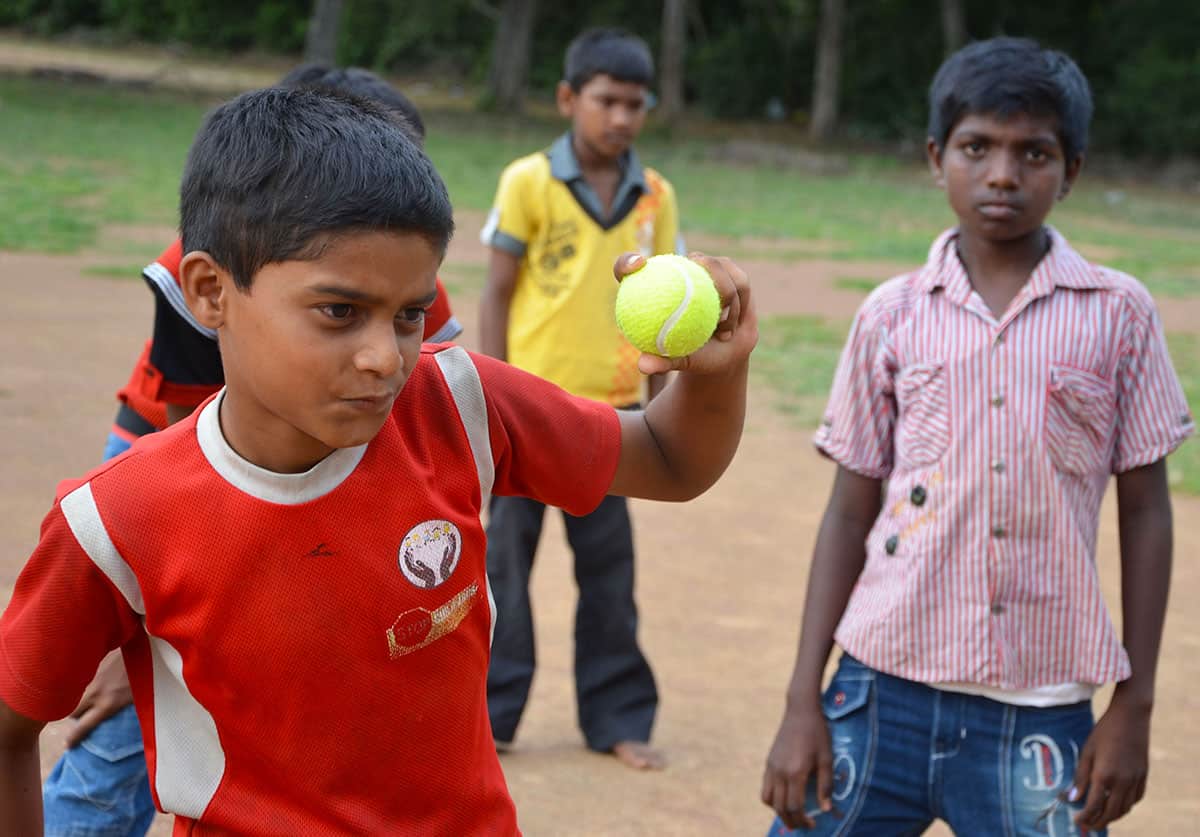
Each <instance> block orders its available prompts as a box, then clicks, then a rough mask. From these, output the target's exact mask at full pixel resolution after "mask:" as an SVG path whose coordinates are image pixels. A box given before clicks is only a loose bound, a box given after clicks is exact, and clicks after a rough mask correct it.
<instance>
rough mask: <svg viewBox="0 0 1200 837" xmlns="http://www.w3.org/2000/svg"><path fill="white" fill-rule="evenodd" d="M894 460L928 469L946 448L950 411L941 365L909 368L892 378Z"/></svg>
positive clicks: (943, 371)
mask: <svg viewBox="0 0 1200 837" xmlns="http://www.w3.org/2000/svg"><path fill="white" fill-rule="evenodd" d="M896 407H897V416H896V460H897V462H898V464H899V465H901V466H902V467H904V468H918V467H921V466H923V465H932V464H933V463H935V462H937V461H938V460H939V459H941V458H942V455H943V454H945V453H946V449H947V448H949V447H950V408H949V397H948V395H947V393H946V375H945V370H944V368H943V366H942V364H941V363H921V364H916V365H914V366H909V367H907V368H905V369H903V370H901V371H900V373H899V374H898V375H897V376H896Z"/></svg>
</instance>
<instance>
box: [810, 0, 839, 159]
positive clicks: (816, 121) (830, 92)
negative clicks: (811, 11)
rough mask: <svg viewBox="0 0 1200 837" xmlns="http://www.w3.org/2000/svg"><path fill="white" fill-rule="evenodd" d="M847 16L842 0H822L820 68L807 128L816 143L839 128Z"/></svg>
mask: <svg viewBox="0 0 1200 837" xmlns="http://www.w3.org/2000/svg"><path fill="white" fill-rule="evenodd" d="M844 15H845V3H844V2H843V0H821V23H820V29H819V31H818V34H817V67H816V73H814V77H813V97H812V122H811V123H810V124H809V128H808V135H809V138H810V139H812V140H814V141H816V142H820V141H821V140H824V139H828V138H829V136H830V135H832V134H833V130H834V128H836V127H837V119H838V91H839V87H840V83H841V79H840V76H841V70H842V18H843V17H844Z"/></svg>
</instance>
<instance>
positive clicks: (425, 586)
mask: <svg viewBox="0 0 1200 837" xmlns="http://www.w3.org/2000/svg"><path fill="white" fill-rule="evenodd" d="M461 555H462V533H461V532H459V531H458V527H457V526H455V525H454V524H453V523H451V522H450V521H448V520H426V521H425V522H424V523H419V524H417V525H416V526H414V527H413V528H412V529H410V530H409V531H408V534H407V535H405V536H404V540H402V541H401V542H400V556H399V560H400V571H401V572H402V573H404V577H405V578H407V579H408V580H409V581H410V582H412V584H413V585H414V586H416V587H419V588H421V589H422V590H432V589H433V588H434V587H437V586H439V585H441V584H445V583H446V582H447V581H448V580H449V579H450V576H451V575H453V574H454V568H455V567H457V566H458V559H459V557H460V556H461Z"/></svg>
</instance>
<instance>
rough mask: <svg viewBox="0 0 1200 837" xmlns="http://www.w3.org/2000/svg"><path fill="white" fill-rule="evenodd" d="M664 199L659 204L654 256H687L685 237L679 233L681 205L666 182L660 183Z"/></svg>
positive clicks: (655, 226) (655, 227)
mask: <svg viewBox="0 0 1200 837" xmlns="http://www.w3.org/2000/svg"><path fill="white" fill-rule="evenodd" d="M659 182H660V183H661V186H660V187H659V188H661V189H662V198H661V202H660V204H659V210H658V217H657V218H656V219H655V222H654V254H655V255H656V256H657V255H661V254H663V253H675V254H677V255H680V256H684V255H687V252H686V249H685V247H684V244H683V236H682V235H680V233H679V204H678V203H677V202H676V200H675V190H674V189H673V188H672V187H671V184H670V183H668V182H667V181H666V180H662V179H660V181H659Z"/></svg>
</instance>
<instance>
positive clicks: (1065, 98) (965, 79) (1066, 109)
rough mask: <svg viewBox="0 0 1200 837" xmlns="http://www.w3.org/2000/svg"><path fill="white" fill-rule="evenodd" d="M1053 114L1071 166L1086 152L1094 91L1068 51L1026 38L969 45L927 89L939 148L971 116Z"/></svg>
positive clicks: (931, 129)
mask: <svg viewBox="0 0 1200 837" xmlns="http://www.w3.org/2000/svg"><path fill="white" fill-rule="evenodd" d="M1017 113H1027V114H1030V115H1034V116H1053V117H1055V118H1056V119H1057V121H1058V138H1059V142H1060V143H1062V147H1063V153H1064V154H1065V156H1066V159H1067V161H1068V162H1070V161H1073V160H1074V159H1075V158H1076V157H1078V156H1079V155H1080V154H1082V153H1083V152H1084V151H1085V150H1086V149H1087V144H1088V123H1090V122H1091V121H1092V91H1091V88H1090V87H1089V86H1088V82H1087V79H1086V78H1085V77H1084V75H1083V72H1082V71H1081V70H1080V69H1079V67H1078V66H1077V65H1076V64H1075V62H1074V61H1072V60H1071V59H1070V57H1068V56H1067V55H1066V54H1065V53H1062V52H1059V51H1057V50H1052V49H1044V48H1042V47H1041V46H1040V45H1038V43H1037V42H1036V41H1032V40H1030V39H1028V38H991V39H989V40H986V41H977V42H975V43H973V44H969V45H967V46H965V47H963V48H962V49H960V50H959V51H958V52H956V53H954V54H953V55H951V56H950V57H949V58H947V59H946V60H945V62H943V64H942V66H941V68H940V69H939V70H938V71H937V75H935V76H934V77H933V83H932V84H930V86H929V136H930V138H932V139H933V141H934V143H935V144H936V145H937V147H938V148H939V149H941V148H943V147H945V144H946V139H947V137H949V136H950V132H951V131H952V130H954V126H955V125H957V124H958V122H959V121H960V120H961V119H962V118H963V117H964V116H967V115H968V114H994V115H996V116H998V117H1001V118H1007V117H1009V116H1012V115H1014V114H1017Z"/></svg>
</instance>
